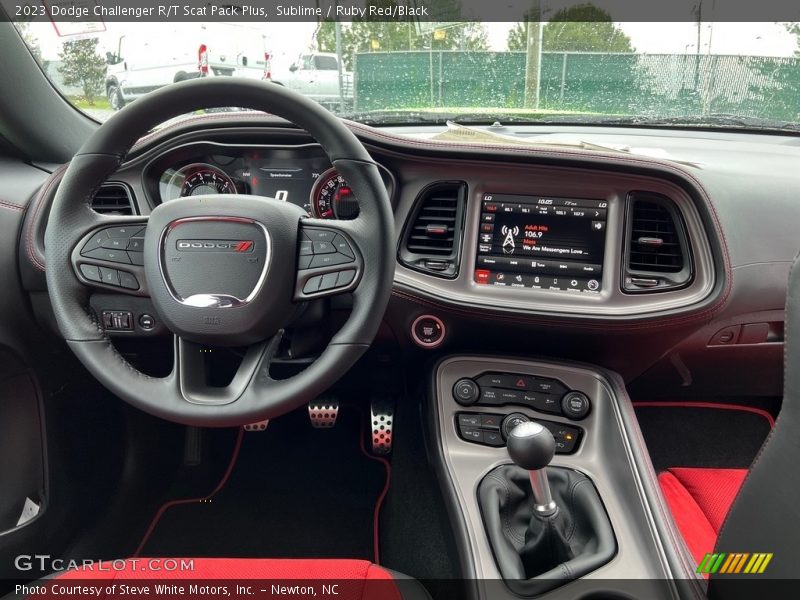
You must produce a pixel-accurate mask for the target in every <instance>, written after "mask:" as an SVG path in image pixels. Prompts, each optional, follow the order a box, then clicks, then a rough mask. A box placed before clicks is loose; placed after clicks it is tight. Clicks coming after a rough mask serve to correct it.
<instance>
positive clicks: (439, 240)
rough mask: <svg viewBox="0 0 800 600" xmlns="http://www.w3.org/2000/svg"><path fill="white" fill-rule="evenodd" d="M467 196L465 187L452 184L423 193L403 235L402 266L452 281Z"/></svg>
mask: <svg viewBox="0 0 800 600" xmlns="http://www.w3.org/2000/svg"><path fill="white" fill-rule="evenodd" d="M466 192H467V186H466V184H465V183H463V182H460V181H457V182H452V181H449V182H442V183H436V184H433V185H431V186H429V187H427V188H425V189H424V190H423V191H422V193H420V195H419V196H418V197H417V200H416V202H415V204H414V209H413V211H412V213H411V218H410V219H409V221H408V223H407V224H406V228H405V231H404V233H403V241H402V243H401V245H400V253H399V254H400V256H399V258H400V262H401V263H402V264H404V265H405V266H407V267H410V268H412V269H416V270H418V271H423V272H425V273H430V274H431V275H437V276H439V277H447V278H449V279H452V278H454V277H455V276H456V275H457V274H458V260H459V257H460V255H461V238H462V233H463V225H464V207H465V204H466V197H467V194H466Z"/></svg>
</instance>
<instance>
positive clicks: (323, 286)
mask: <svg viewBox="0 0 800 600" xmlns="http://www.w3.org/2000/svg"><path fill="white" fill-rule="evenodd" d="M338 277H339V273H325V275H323V276H322V281H321V282H320V284H319V291H320V292H323V291H325V290H332V289H333V288H335V287H336V280H337V279H338Z"/></svg>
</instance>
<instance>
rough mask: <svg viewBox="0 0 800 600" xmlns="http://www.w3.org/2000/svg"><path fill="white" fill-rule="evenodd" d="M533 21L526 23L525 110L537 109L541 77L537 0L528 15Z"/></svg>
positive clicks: (540, 35)
mask: <svg viewBox="0 0 800 600" xmlns="http://www.w3.org/2000/svg"><path fill="white" fill-rule="evenodd" d="M529 14H530V15H531V18H532V19H533V20H531V21H527V23H526V24H527V27H526V29H527V40H526V44H525V48H526V56H525V108H539V88H540V85H541V81H540V80H541V77H542V21H541V15H542V11H541V7H540V4H539V0H536V2H534V6H533V8H532V9H531V12H530V13H529Z"/></svg>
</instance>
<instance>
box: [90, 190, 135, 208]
mask: <svg viewBox="0 0 800 600" xmlns="http://www.w3.org/2000/svg"><path fill="white" fill-rule="evenodd" d="M92 209H93V210H94V211H95V212H98V213H100V214H102V215H132V214H134V210H133V195H132V194H131V191H130V190H129V189H128V186H126V185H125V184H122V183H104V184H103V185H101V186H100V187H99V188H98V190H97V192H95V194H94V198H92Z"/></svg>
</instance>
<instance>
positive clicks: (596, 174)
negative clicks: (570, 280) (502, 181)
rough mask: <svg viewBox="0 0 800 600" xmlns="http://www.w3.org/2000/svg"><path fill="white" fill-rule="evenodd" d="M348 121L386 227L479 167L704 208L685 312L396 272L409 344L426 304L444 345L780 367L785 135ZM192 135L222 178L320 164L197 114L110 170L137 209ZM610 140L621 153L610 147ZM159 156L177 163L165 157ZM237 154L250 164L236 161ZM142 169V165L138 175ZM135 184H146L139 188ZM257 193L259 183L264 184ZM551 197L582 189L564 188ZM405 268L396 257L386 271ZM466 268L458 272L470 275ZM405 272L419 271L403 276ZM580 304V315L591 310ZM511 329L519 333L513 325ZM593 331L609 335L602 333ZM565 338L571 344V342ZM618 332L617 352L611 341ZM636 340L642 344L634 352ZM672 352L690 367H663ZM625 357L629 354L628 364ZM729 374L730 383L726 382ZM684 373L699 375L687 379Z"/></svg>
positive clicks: (786, 226) (790, 242) (639, 362)
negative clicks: (608, 186) (672, 198)
mask: <svg viewBox="0 0 800 600" xmlns="http://www.w3.org/2000/svg"><path fill="white" fill-rule="evenodd" d="M351 127H352V129H353V130H354V132H355V133H356V134H357V135H358V136H359V137H360V138H361V140H362V142H364V143H365V145H366V146H367V148H368V150H369V151H370V153H371V154H372V156H373V158H374V159H375V160H376V161H377V162H378V163H379V164H380V165H381V166H382V167H384V169H385V172H386V173H387V174H390V175H387V181H390V182H391V185H392V192H393V194H392V202H393V204H394V208H395V214H396V228H397V234H398V236H400V234H401V232H402V230H403V228H404V226H405V225H406V221H407V220H408V218H409V217H410V215H411V213H412V212H413V207H414V202H415V198H416V193H415V192H412V191H411V190H418V189H420V188H421V187H423V186H424V185H425V184H429V183H431V181H436V180H453V179H459V180H463V179H469V177H471V176H475V173H481V172H485V171H492V172H494V173H496V174H498V175H497V176H498V177H501V176H503V177H505V176H506V175H508V174H514V173H517V174H522V175H523V176H525V177H528V178H531V179H533V180H535V181H544V179H543V178H540V179H537V177H538V175H539V174H540V173H548V174H549V175H550V176H551V179H552V181H555V182H559V181H560V182H562V183H563V185H564V187H565V188H566V189H568V190H569V188H570V186H573V185H576V182H575V181H574V179H573V178H574V177H575V173H579V174H581V175H582V177H583V178H584V181H581V182H580V183H581V184H588V185H592V184H593V181H594V180H595V179H597V180H602V179H603V178H622V179H625V178H631V179H632V180H634V181H635V180H637V178H638V179H641V178H646V179H652V180H656V181H661V182H663V183H664V184H665V185H668V186H670V187H671V188H676V189H678V188H679V189H680V191H682V192H685V193H686V195H687V198H690V199H691V201H692V202H694V203H695V204H697V205H699V206H700V208H701V209H704V210H706V209H707V214H706V215H705V217H706V218H704V219H703V220H702V223H703V227H704V231H705V234H706V235H708V238H709V240H710V242H711V246H712V250H713V252H711V253H710V256H711V257H712V259H713V267H714V269H715V273H716V276H717V282H718V283H721V284H724V285H717V286H716V287H715V289H714V290H713V292H710V293H709V298H710V301H709V302H707V303H706V304H705V305H703V306H702V307H700V308H698V309H696V310H691V307H690V310H687V311H677V312H675V313H674V314H671V313H667V312H665V313H663V314H658V313H656V314H653V315H650V318H648V319H646V320H645V321H641V319H640V318H637V315H635V314H631V315H630V316H629V317H625V316H622V317H620V318H618V319H614V320H610V321H609V320H608V319H606V320H605V321H604V322H603V321H601V322H600V323H596V324H595V323H587V322H581V321H580V320H577V321H576V319H575V318H574V317H575V315H571V314H564V315H549V314H547V312H546V311H537V310H536V309H533V310H531V309H530V308H529V307H528V306H525V307H522V308H521V309H517V310H514V309H513V308H512V309H508V310H506V309H505V308H504V307H501V306H483V307H480V306H475V305H470V304H469V303H462V302H460V301H459V300H458V299H457V298H456V297H455V296H449V297H448V296H446V295H437V294H435V293H431V292H429V291H427V290H426V289H425V286H418V285H415V283H416V282H417V281H421V279H409V278H406V279H405V280H403V277H402V276H401V277H400V278H399V280H398V281H397V282H396V289H395V294H394V300H393V303H392V305H391V307H390V311H389V313H388V314H387V322H388V323H389V325H390V326H391V327H392V329H393V330H394V331H395V337H396V338H397V339H399V340H400V341H401V342H402V343H403V344H409V345H410V340H409V336H408V335H407V330H408V327H409V325H410V323H411V322H413V321H414V320H415V319H416V318H417V317H418V316H419V315H421V314H426V313H434V314H436V315H438V316H440V317H441V318H442V319H443V320H444V322H445V323H446V325H447V326H448V344H446V345H445V347H446V348H448V349H450V350H452V349H454V348H458V349H461V348H464V349H465V350H466V349H468V348H470V347H474V346H475V345H476V342H475V341H474V340H475V339H476V338H479V337H480V336H481V335H482V333H483V332H486V336H484V337H482V338H481V339H482V342H483V343H482V346H483V347H489V348H491V347H492V346H496V347H497V348H498V349H499V350H501V351H502V350H505V348H506V347H507V343H506V344H504V342H503V339H504V338H505V339H506V340H507V339H508V336H509V332H510V331H514V332H515V333H513V334H512V337H518V336H519V335H520V334H521V331H523V330H525V331H530V332H533V331H536V332H537V336H538V340H539V343H537V344H535V345H532V346H531V352H534V353H536V354H556V355H561V356H565V357H574V358H581V359H589V360H593V362H601V363H602V364H603V365H604V366H607V367H610V368H617V369H618V370H620V371H621V372H622V373H623V375H625V376H626V378H630V377H632V376H636V375H641V374H643V373H644V372H645V371H647V370H648V369H651V370H652V369H657V368H658V365H659V364H669V365H673V366H669V367H667V368H666V372H667V375H664V373H663V372H662V373H661V374H660V375H659V376H669V377H672V378H676V379H678V380H680V378H684V380H689V381H691V380H692V374H694V373H696V372H702V371H703V368H704V367H705V366H707V364H708V363H709V361H712V360H715V361H718V360H719V358H721V357H723V356H724V357H725V358H726V359H729V360H730V361H732V362H731V363H730V364H734V365H735V364H737V363H741V364H744V363H746V362H748V361H750V363H751V364H753V362H752V361H753V360H755V365H756V369H757V370H760V369H761V368H762V367H763V368H764V369H767V371H765V372H769V373H772V372H773V371H771V370H770V369H772V368H773V366H774V365H775V364H777V363H779V357H780V354H781V352H782V343H781V341H782V338H781V335H782V321H783V316H782V310H783V304H784V295H785V285H786V278H787V276H788V268H789V264H790V262H791V260H792V258H793V256H794V255H795V254H796V252H797V250H798V248H800V242H798V237H797V235H796V228H795V227H794V225H793V224H794V223H797V222H800V201H799V200H800V198H798V191H797V190H798V189H800V174H798V172H797V170H796V169H795V168H794V165H795V164H797V162H798V160H800V140H799V139H798V138H795V137H791V136H779V135H764V134H753V133H731V132H715V131H686V130H684V131H675V130H654V129H631V128H627V129H618V128H589V127H586V128H583V127H582V128H575V127H559V128H555V127H535V128H534V127H514V128H503V130H502V131H501V133H503V134H505V135H513V136H518V137H519V138H520V140H522V141H529V140H530V139H531V138H533V137H537V138H538V139H544V140H547V141H549V142H551V143H553V142H559V144H562V143H567V144H574V143H575V142H578V141H582V142H591V143H593V144H597V145H601V146H602V145H606V146H608V147H609V150H608V151H607V152H586V151H578V150H575V149H574V148H572V147H569V146H560V145H559V146H554V145H550V146H538V145H537V146H530V147H526V146H503V145H491V146H490V145H469V144H453V143H440V142H437V141H434V140H432V139H431V138H432V137H434V136H435V135H436V134H437V133H439V132H441V131H442V130H443V128H442V127H414V128H412V127H395V128H383V129H380V130H377V129H373V128H369V127H366V126H362V125H358V124H352V125H351ZM204 143H213V144H218V145H221V146H224V145H228V146H230V147H235V148H236V150H235V151H234V152H230V151H229V149H226V150H224V151H222V152H221V154H220V155H216V154H209V153H206V154H205V156H209V155H210V156H222V162H223V163H224V162H226V161H229V160H230V158H231V157H233V161H231V162H229V163H228V164H227V165H225V164H223V165H221V166H222V167H223V168H227V170H228V171H229V174H230V175H231V176H236V178H237V179H242V180H244V174H245V173H247V172H248V170H247V169H250V171H249V172H250V173H251V176H252V168H253V165H256V167H257V168H259V167H261V166H265V165H266V167H267V168H268V169H271V168H277V169H284V168H295V167H296V165H297V163H296V162H295V159H296V154H294V153H296V152H297V149H298V148H297V147H300V148H303V147H305V150H304V152H305V155H304V157H303V158H302V160H305V161H306V163H304V164H302V165H301V166H300V167H299V168H302V169H306V170H308V171H309V174H310V173H312V172H313V173H315V174H316V173H318V172H320V171H322V170H323V167H325V166H327V163H326V162H325V157H324V156H322V155H321V154H320V153H319V150H318V148H317V147H316V146H315V145H314V144H313V140H311V139H309V138H308V136H307V135H305V134H304V133H303V132H300V131H297V130H294V129H292V128H291V127H289V126H287V124H285V123H283V122H280V121H276V120H274V119H271V118H268V117H264V116H262V115H247V116H243V115H238V116H237V115H232V116H230V117H229V118H227V119H215V120H214V122H213V125H212V124H210V123H209V122H204V120H203V119H202V118H200V119H189V120H188V121H187V122H186V123H183V124H179V125H178V126H172V127H169V128H166V129H165V130H164V131H163V132H160V133H159V132H156V133H155V134H151V135H150V136H148V138H146V139H144V140H142V141H141V142H140V143H139V144H138V145H137V146H136V147H135V148H134V151H133V153H132V154H131V157H130V161H129V162H128V163H127V165H125V166H124V167H123V169H122V170H121V171H120V173H118V176H119V178H120V179H122V180H125V181H127V182H128V183H130V184H131V185H132V187H133V188H134V191H135V193H136V197H137V201H138V202H139V205H140V206H139V208H140V210H141V212H142V213H143V214H146V213H147V212H149V206H143V204H145V203H147V204H149V202H150V200H146V199H160V190H159V186H160V185H163V179H164V178H163V175H164V173H166V172H167V171H168V170H169V169H170V168H172V166H171V165H172V164H178V165H186V164H191V163H192V161H195V160H196V157H195V156H193V155H192V153H191V152H189V153H187V152H186V148H187V147H191V145H192V144H194V145H197V144H204ZM269 147H272V149H270V150H269V152H270V153H272V154H271V155H269V157H268V159H265V158H264V154H263V148H269ZM288 147H295V148H293V149H287V148H288ZM620 147H624V148H625V150H624V151H620V150H619V148H620ZM275 148H277V150H276V149H275ZM248 149H249V150H248ZM195 150H196V148H195ZM248 152H249V154H248ZM165 157H169V158H171V159H173V158H177V160H176V161H174V162H173V163H170V164H167V163H166V162H164V158H165ZM248 160H249V161H250V162H249V165H248V164H246V162H247V161H248ZM302 160H301V162H302ZM276 165H277V166H276ZM292 165H295V167H293V166H292ZM217 166H220V165H217ZM179 168H180V167H179ZM481 170H483V171H481ZM576 170H577V171H576ZM267 172H268V171H267ZM143 173H145V174H146V175H147V176H146V177H144V178H143V176H142V175H143ZM153 174H157V175H153ZM531 179H529V180H528V181H526V182H524V184H523V185H511V187H512V188H513V190H514V191H515V192H517V193H534V194H535V193H540V192H541V193H544V191H547V190H550V188H552V187H553V186H552V185H550V184H548V185H550V188H548V187H547V186H544V187H545V188H547V189H546V190H545V189H538V187H539V186H531V185H530V180H531ZM265 181H269V180H268V179H267V180H265ZM148 182H149V183H148ZM307 183H308V182H303V183H302V186H303V189H302V190H300V188H299V184H300V180H298V191H297V192H296V193H297V195H298V196H297V197H296V198H294V199H293V198H291V195H292V194H293V193H294V192H293V191H290V192H289V194H290V196H289V198H290V201H297V202H300V201H302V198H303V196H305V192H306V188H307V187H308V185H307ZM512 183H513V182H512ZM249 184H250V185H251V186H253V187H251V188H250V189H251V190H252V191H253V192H255V191H256V190H255V186H259V187H258V189H259V190H261V189H262V187H261V186H265V185H268V184H266V183H263V182H256V183H255V184H254V183H253V181H252V179H251V181H250V182H249ZM148 185H151V186H152V185H154V186H155V187H149V188H148V187H147V186H148ZM263 189H264V190H265V191H266V192H267V193H269V191H270V189H271V188H269V187H264V188H263ZM472 191H474V192H475V193H477V192H478V191H480V190H472ZM262 193H263V192H262ZM549 193H555V191H550V192H549ZM564 196H566V197H583V196H581V195H576V193H569V194H564ZM593 197H594V196H593ZM143 200H146V202H143ZM617 234H619V232H617ZM609 235H611V233H609ZM609 239H611V238H609ZM22 242H23V243H22V244H21V246H20V248H21V250H22V249H24V248H25V245H24V242H25V239H24V236H23V240H22ZM27 257H28V254H27V253H26V252H22V254H21V267H22V268H23V270H25V269H27V270H30V269H31V267H30V264H29V261H28V260H27ZM26 263H28V264H26ZM462 264H465V263H463V262H462ZM405 271H406V270H404V269H403V267H398V272H399V273H405ZM465 276H466V277H471V273H465ZM409 277H410V275H409ZM413 277H415V278H419V277H420V275H419V274H418V273H413ZM422 277H424V276H422ZM23 279H24V281H26V285H27V287H28V289H29V290H31V291H36V290H37V289H38V290H41V289H42V285H41V282H39V283H37V279H36V277H35V276H34V277H30V276H24V278H23ZM698 306H699V305H698ZM586 312H591V308H589V309H587V311H586ZM753 323H767V324H768V334H767V335H766V336H765V337H764V338H763V339H760V338H759V339H757V340H756V341H755V342H753V343H751V340H749V339H746V338H743V339H742V342H743V343H741V344H732V345H731V346H729V347H715V345H714V344H713V343H711V340H712V338H713V336H714V335H715V333H716V332H717V331H718V330H720V329H722V328H724V327H727V326H733V327H741V326H744V325H749V324H753ZM520 326H522V327H523V328H524V329H523V330H519V327H520ZM509 328H511V329H509ZM606 332H611V333H612V334H613V335H611V336H607V335H605V333H606ZM615 332H616V333H615ZM737 335H738V334H737ZM618 336H619V337H618ZM738 339H739V338H738V337H737V340H738ZM576 340H577V341H578V343H577V344H570V342H571V341H576ZM623 340H625V343H627V344H630V348H627V349H623V348H619V347H618V345H619V343H620V342H621V341H623ZM567 346H570V347H569V348H568V347H567ZM643 347H645V348H647V350H646V352H645V353H644V354H642V352H641V350H642V348H643ZM676 354H677V355H679V356H680V357H681V358H682V360H683V361H684V363H686V362H687V361H688V363H689V364H684V365H683V366H682V367H680V368H678V367H675V366H674V362H675V358H674V357H675V355H676ZM631 356H634V357H635V359H634V360H631ZM687 373H688V374H687ZM731 379H732V385H733V382H735V380H736V379H737V378H736V377H732V378H731ZM694 383H695V384H697V383H702V382H701V381H699V380H698V379H697V378H695V380H694ZM773 383H774V384H773ZM778 387H779V377H778V378H777V380H776V381H774V382H770V385H767V386H765V390H764V391H769V392H772V391H774V390H776V389H777V388H778Z"/></svg>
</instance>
